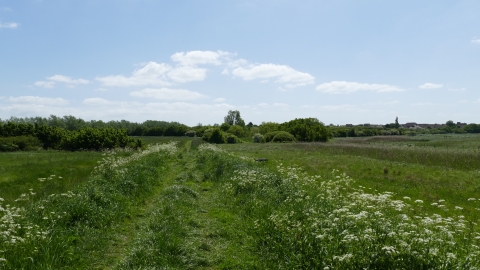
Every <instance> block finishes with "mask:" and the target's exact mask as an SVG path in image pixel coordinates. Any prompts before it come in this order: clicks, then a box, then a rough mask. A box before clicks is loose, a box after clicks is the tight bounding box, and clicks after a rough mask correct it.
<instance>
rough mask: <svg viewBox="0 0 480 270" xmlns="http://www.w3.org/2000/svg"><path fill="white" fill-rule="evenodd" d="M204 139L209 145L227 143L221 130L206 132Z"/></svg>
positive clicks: (212, 129) (214, 129) (208, 130)
mask: <svg viewBox="0 0 480 270" xmlns="http://www.w3.org/2000/svg"><path fill="white" fill-rule="evenodd" d="M202 139H203V140H204V141H206V142H209V143H225V142H226V136H225V133H224V132H223V131H222V130H220V129H219V128H211V129H207V130H205V132H204V133H203V137H202Z"/></svg>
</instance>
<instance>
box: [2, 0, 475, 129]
mask: <svg viewBox="0 0 480 270" xmlns="http://www.w3.org/2000/svg"><path fill="white" fill-rule="evenodd" d="M479 13H480V1H476V0H458V1H438V0H436V1H433V0H432V1H429V0H426V1H381V0H369V1H362V0H343V1H342V0H339V1H320V0H316V1H309V0H305V1H300V0H298V1H290V0H275V1H274V0H257V1H240V0H231V1H206V0H195V1H193V0H192V1H160V0H158V1H153V0H115V1H114V0H83V1H72V0H43V1H40V0H22V1H17V0H9V1H6V0H0V118H1V119H8V118H10V117H11V116H16V117H32V116H44V117H48V116H49V115H51V114H54V115H57V116H63V115H73V116H76V117H81V118H83V119H85V120H92V119H96V120H105V121H109V120H121V119H126V120H129V121H136V122H141V121H145V120H164V121H178V122H181V123H185V124H187V125H196V124H197V123H202V124H213V123H221V122H223V117H224V116H225V115H226V114H227V112H228V110H239V111H240V112H241V115H242V117H243V118H244V120H245V121H246V122H247V123H248V122H253V123H254V124H260V123H261V122H263V121H274V122H284V121H289V120H292V119H294V118H299V117H316V118H318V119H319V120H320V121H322V122H324V123H326V124H330V123H333V124H340V125H341V124H347V123H352V124H359V123H372V124H385V123H391V122H393V121H394V120H395V117H397V116H398V118H399V121H400V122H401V123H404V122H417V123H444V122H446V121H447V120H453V121H460V122H467V123H480V118H479V116H480V63H479V62H480V61H479V60H480V27H479V26H480V16H479Z"/></svg>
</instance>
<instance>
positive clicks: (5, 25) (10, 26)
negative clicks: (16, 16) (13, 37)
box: [0, 22, 19, 29]
mask: <svg viewBox="0 0 480 270" xmlns="http://www.w3.org/2000/svg"><path fill="white" fill-rule="evenodd" d="M18 26H19V24H18V23H14V22H10V23H2V22H0V29H1V28H6V29H15V28H17V27H18Z"/></svg>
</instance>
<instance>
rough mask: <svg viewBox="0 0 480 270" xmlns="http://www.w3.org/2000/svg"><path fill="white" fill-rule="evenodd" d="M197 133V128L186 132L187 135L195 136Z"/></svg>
mask: <svg viewBox="0 0 480 270" xmlns="http://www.w3.org/2000/svg"><path fill="white" fill-rule="evenodd" d="M196 133H197V132H196V131H195V130H189V131H187V132H185V136H187V137H195V134H196Z"/></svg>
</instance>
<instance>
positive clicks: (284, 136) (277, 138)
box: [264, 131, 296, 142]
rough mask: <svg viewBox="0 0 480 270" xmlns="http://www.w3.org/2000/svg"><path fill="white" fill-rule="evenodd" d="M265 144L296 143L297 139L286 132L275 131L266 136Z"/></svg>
mask: <svg viewBox="0 0 480 270" xmlns="http://www.w3.org/2000/svg"><path fill="white" fill-rule="evenodd" d="M264 138H265V142H294V141H296V140H295V137H294V136H293V135H292V134H290V133H288V132H286V131H273V132H269V133H267V134H265V136H264Z"/></svg>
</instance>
